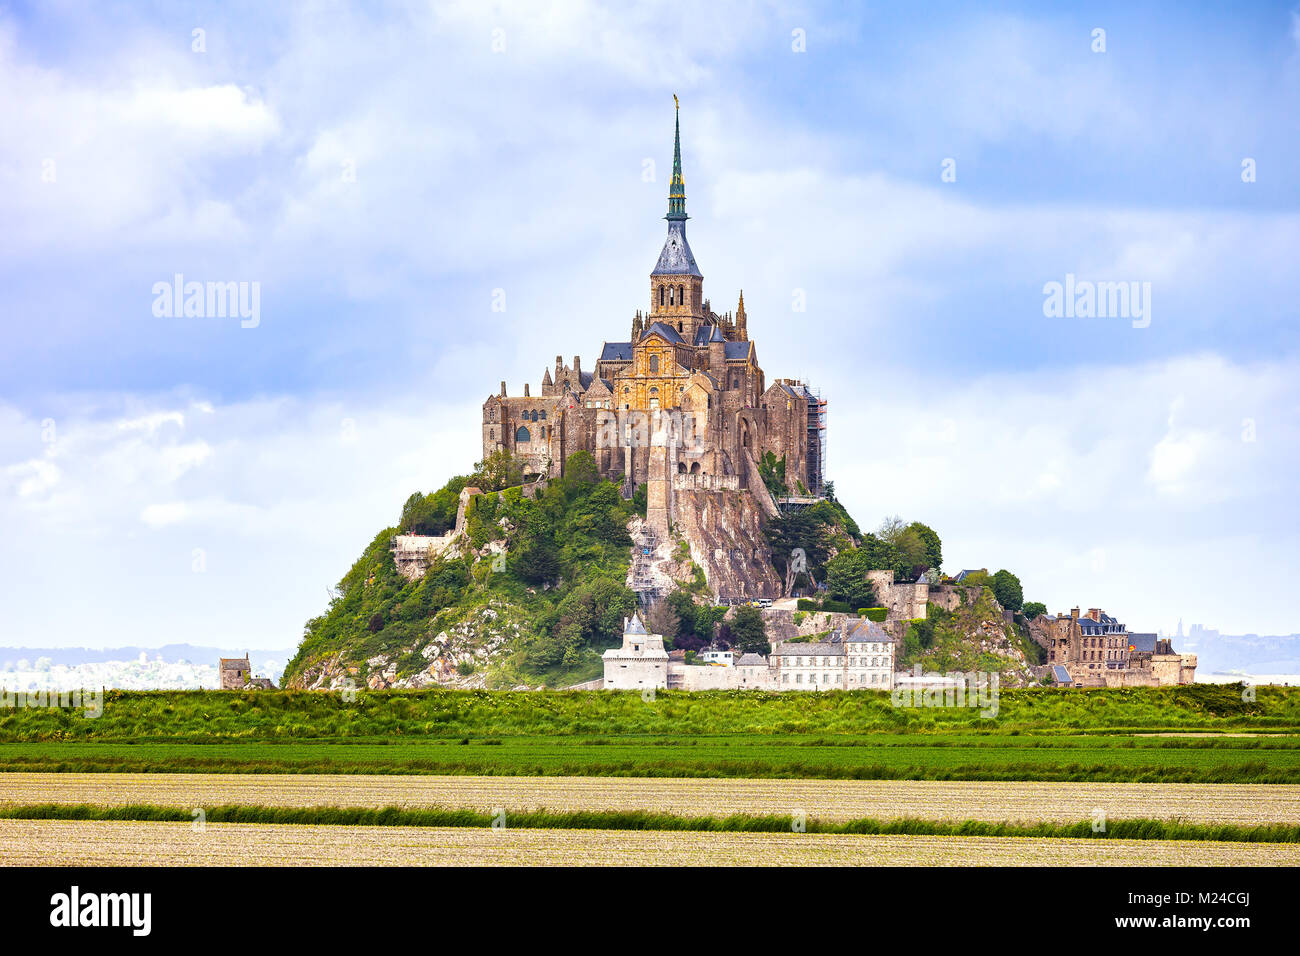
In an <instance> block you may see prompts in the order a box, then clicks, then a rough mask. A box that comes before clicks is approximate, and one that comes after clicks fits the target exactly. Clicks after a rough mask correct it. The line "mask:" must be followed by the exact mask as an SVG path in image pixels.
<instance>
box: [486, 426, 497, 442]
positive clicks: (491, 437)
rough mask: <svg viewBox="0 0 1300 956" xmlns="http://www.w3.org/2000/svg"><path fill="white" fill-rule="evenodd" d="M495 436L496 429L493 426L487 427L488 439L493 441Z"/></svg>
mask: <svg viewBox="0 0 1300 956" xmlns="http://www.w3.org/2000/svg"><path fill="white" fill-rule="evenodd" d="M496 437H497V430H496V429H495V428H489V429H488V441H495V440H496Z"/></svg>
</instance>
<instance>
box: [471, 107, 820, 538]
mask: <svg viewBox="0 0 1300 956" xmlns="http://www.w3.org/2000/svg"><path fill="white" fill-rule="evenodd" d="M675 125H676V129H675V135H674V143H673V173H672V182H671V183H670V185H669V188H668V214H667V216H665V217H664V218H665V219H666V220H667V221H668V235H667V237H666V238H665V240H664V245H663V250H662V251H661V252H660V254H659V260H658V261H657V262H656V263H655V266H654V269H653V270H652V271H651V273H650V302H649V309H648V310H645V311H642V310H640V309H638V310H637V311H636V313H635V315H634V317H633V318H632V321H631V329H630V332H629V335H628V337H627V338H626V339H625V340H621V341H615V342H605V343H604V345H603V347H602V348H601V351H600V356H599V358H598V359H597V360H596V362H595V365H594V367H592V368H590V369H584V368H583V366H582V361H581V358H580V357H579V356H574V359H573V364H572V365H568V364H565V363H564V362H563V359H562V358H561V357H560V356H556V359H555V366H554V368H553V369H550V368H548V369H546V371H545V372H544V373H543V375H542V381H541V387H540V388H539V389H538V391H537V393H536V394H535V395H534V394H531V392H530V388H529V386H528V385H525V386H524V392H523V395H508V394H507V393H506V384H505V382H502V383H501V389H500V394H497V395H493V396H491V397H490V398H489V399H488V400H487V401H486V402H484V403H483V456H484V457H485V458H486V457H488V456H489V455H491V454H493V453H494V452H499V451H507V452H510V453H511V454H512V455H514V456H517V457H518V458H519V459H521V460H522V461H523V462H524V463H525V472H526V477H548V476H555V475H560V474H562V473H563V468H564V463H565V461H566V459H567V458H568V457H569V456H570V455H572V454H573V453H574V452H576V451H588V452H591V454H592V455H593V456H594V457H595V459H596V463H597V466H598V468H599V470H600V472H601V474H602V475H603V476H604V477H606V478H611V479H619V478H621V480H622V482H623V489H624V493H625V494H627V495H630V494H631V493H632V492H633V491H635V489H636V488H637V487H638V486H640V485H641V484H643V483H648V482H651V481H652V479H655V478H659V479H660V480H664V479H669V480H668V481H667V482H666V484H667V485H668V486H669V487H668V488H667V490H666V493H664V494H658V495H657V494H656V490H657V489H656V488H655V487H654V485H653V484H652V485H651V487H650V488H649V489H648V490H649V493H650V507H651V510H652V512H654V511H655V509H656V506H657V507H658V508H659V509H660V510H664V509H668V510H669V511H670V510H671V505H670V502H668V501H665V500H663V499H664V498H670V497H671V494H672V487H674V486H675V487H677V488H679V489H680V488H685V487H688V486H689V487H693V488H710V489H750V490H754V489H755V486H756V485H761V484H762V482H761V480H760V478H759V475H758V471H757V462H758V461H759V460H761V459H762V457H763V455H764V453H766V452H772V453H773V454H774V455H775V456H776V458H777V459H778V460H779V459H782V458H784V459H785V476H786V482H787V485H788V487H789V490H790V493H791V494H794V495H809V496H815V495H819V494H820V493H821V491H822V486H823V461H822V459H823V457H824V436H825V411H826V406H825V402H823V401H822V400H821V399H820V398H819V397H818V396H817V395H816V394H815V393H814V392H813V391H812V390H811V389H810V388H809V387H808V386H807V385H806V384H804V383H802V382H798V381H794V380H791V379H778V380H776V381H774V382H772V383H771V384H768V382H767V379H766V376H765V374H764V372H763V368H762V366H761V365H759V359H758V350H757V347H756V346H755V343H754V341H753V340H752V339H751V338H750V335H749V320H748V316H747V315H746V313H745V298H744V293H743V292H741V293H740V294H739V295H738V299H737V305H736V310H735V312H734V313H732V312H730V311H728V312H727V313H725V314H723V315H719V314H718V313H716V312H714V311H713V310H712V309H711V308H710V304H709V300H708V299H706V298H705V297H704V275H703V273H701V271H700V267H699V264H698V263H697V262H696V260H695V255H694V253H693V252H692V251H691V247H690V243H689V242H687V239H686V220H687V218H688V217H687V215H686V184H685V181H684V179H683V178H682V156H681V120H680V111H679V113H678V117H677V121H676V124H675ZM671 479H677V480H671ZM683 479H684V480H683ZM762 494H763V497H764V498H766V497H767V495H766V493H765V492H763V493H762ZM767 504H768V506H769V507H768V508H767V509H765V510H771V509H770V502H768V503H767ZM652 517H653V515H652ZM669 517H671V514H669Z"/></svg>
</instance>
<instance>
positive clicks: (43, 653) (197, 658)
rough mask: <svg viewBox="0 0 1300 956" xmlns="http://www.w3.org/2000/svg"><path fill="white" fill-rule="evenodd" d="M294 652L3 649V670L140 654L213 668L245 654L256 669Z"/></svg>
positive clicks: (180, 647)
mask: <svg viewBox="0 0 1300 956" xmlns="http://www.w3.org/2000/svg"><path fill="white" fill-rule="evenodd" d="M294 651H295V648H292V647H283V648H273V649H270V650H259V649H257V648H243V647H240V648H234V647H203V646H199V645H196V644H164V645H162V646H161V647H0V670H6V671H8V670H13V669H14V667H15V665H16V664H17V663H18V661H20V660H25V661H28V662H35V661H37V660H39V659H40V658H42V657H44V658H48V659H49V661H50V664H52V665H54V666H63V667H76V666H78V665H80V664H105V663H111V662H113V661H134V660H139V658H140V655H141V654H145V655H147V656H148V658H149V660H154V659H155V658H158V657H161V658H162V659H163V660H164V661H166V662H167V663H169V664H170V663H175V662H177V661H188V662H190V663H191V664H211V665H213V666H214V667H215V666H216V663H217V659H218V658H222V657H243V656H244V654H245V653H247V654H248V655H249V657H250V658H251V659H252V663H253V667H254V669H256V668H257V666H258V662H259V661H260V660H266V661H277V662H279V663H280V664H281V665H283V664H284V662H285V661H287V660H288V659H289V658H291V657H293V655H294Z"/></svg>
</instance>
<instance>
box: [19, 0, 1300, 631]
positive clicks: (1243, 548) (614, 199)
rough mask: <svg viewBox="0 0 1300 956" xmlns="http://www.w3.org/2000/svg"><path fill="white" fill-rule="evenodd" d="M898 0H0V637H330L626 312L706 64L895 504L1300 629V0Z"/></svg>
mask: <svg viewBox="0 0 1300 956" xmlns="http://www.w3.org/2000/svg"><path fill="white" fill-rule="evenodd" d="M897 6H898V5H894V4H889V5H883V4H882V5H873V6H863V7H844V6H841V5H833V4H828V5H822V4H786V3H772V4H732V3H725V2H719V3H709V4H698V3H668V4H653V3H638V4H635V5H630V4H602V3H596V2H572V3H556V4H542V3H518V4H511V3H484V2H465V3H456V2H447V3H442V2H439V3H393V4H379V3H366V4H355V5H352V4H346V3H302V4H264V3H258V2H239V0H235V2H225V3H213V4H207V3H150V2H143V3H107V4H94V5H91V4H81V3H67V2H61V0H46V2H40V3H13V2H9V3H0V129H3V130H4V131H5V132H4V135H3V136H0V224H3V228H0V329H2V332H3V335H2V336H0V645H8V646H12V645H28V646H76V645H86V646H93V647H111V646H115V645H123V644H132V645H143V646H155V645H161V644H166V643H177V642H188V643H194V644H209V645H218V646H233V647H240V646H247V647H250V648H284V647H290V646H293V645H294V644H296V642H297V641H298V640H299V638H300V637H301V634H302V628H303V625H304V623H305V622H306V621H307V620H308V619H309V618H311V617H313V616H315V615H318V614H320V613H322V612H323V611H324V610H325V607H326V604H327V601H328V588H329V587H330V586H331V585H333V584H335V583H336V582H337V581H338V580H339V578H340V577H342V575H343V574H344V572H345V571H346V570H347V569H348V567H349V566H350V565H351V563H352V562H353V561H354V560H356V558H357V557H358V556H359V555H360V553H361V552H362V550H363V549H364V548H365V546H366V545H367V544H368V543H369V542H370V541H371V540H372V539H373V538H374V536H375V535H376V534H377V533H379V532H380V531H381V530H382V529H384V528H385V527H388V526H390V525H392V524H394V523H395V522H396V520H397V517H398V514H399V512H400V509H401V505H402V502H403V501H404V500H405V499H406V498H407V496H408V495H410V494H411V493H412V492H413V491H417V490H420V491H431V490H434V489H436V488H438V487H440V486H441V485H442V484H443V483H444V482H445V481H446V480H447V479H448V478H449V477H451V476H452V475H455V474H463V473H466V472H468V471H469V470H470V469H471V467H472V465H473V463H474V462H475V460H476V459H477V458H478V457H480V455H479V452H480V447H479V424H478V423H479V420H480V419H479V415H480V411H479V409H480V406H481V403H482V402H483V400H484V399H485V398H487V397H488V396H489V395H490V394H494V393H495V392H496V390H497V388H498V383H499V382H500V381H501V380H502V379H505V380H506V381H507V382H508V384H509V389H510V392H511V394H520V393H521V392H522V386H523V384H524V383H525V382H531V383H532V386H533V388H534V389H536V388H537V387H538V385H539V383H540V380H541V375H542V371H543V369H544V368H546V367H547V366H548V365H550V364H552V363H553V361H554V358H555V356H556V355H557V354H561V355H563V356H564V357H565V361H566V362H567V361H570V360H571V358H572V356H574V355H581V356H582V359H583V361H584V363H585V367H587V368H590V367H592V366H594V364H595V359H596V356H597V355H598V354H599V350H600V347H601V344H602V343H603V342H605V341H617V340H625V339H626V338H627V336H628V332H629V330H630V326H631V321H632V317H633V315H634V313H635V311H636V310H637V309H638V308H640V309H645V308H647V307H648V304H649V302H648V295H649V282H648V275H649V272H650V269H651V268H652V267H653V265H654V262H655V259H656V257H657V255H658V252H659V248H660V246H661V244H662V242H663V237H664V232H665V224H664V222H663V218H662V217H663V216H664V213H665V211H666V196H667V190H668V178H669V173H670V171H671V163H672V131H673V100H672V97H673V94H677V96H678V97H679V98H680V101H681V127H682V155H683V166H684V173H685V181H686V192H687V210H688V212H689V213H690V215H691V221H690V223H689V226H688V234H689V236H690V241H691V245H692V248H693V250H694V252H695V255H696V259H697V261H698V263H699V265H700V268H701V271H702V272H703V273H704V276H705V295H706V297H708V298H710V299H711V301H712V305H713V308H714V310H715V311H719V312H722V311H725V310H727V309H734V308H735V303H736V299H737V297H738V294H739V291H740V290H741V289H744V292H745V305H746V311H747V314H748V316H749V329H750V333H751V336H752V337H753V339H754V340H755V343H756V348H757V354H758V358H759V361H760V364H762V366H763V367H764V369H765V371H766V373H767V376H768V379H769V380H772V379H774V378H777V377H782V376H789V377H798V378H802V379H804V380H805V381H809V382H810V383H812V384H813V385H814V386H815V387H817V388H819V389H820V390H821V392H822V394H823V396H824V397H826V398H827V399H828V400H829V402H830V405H829V427H830V434H829V448H828V459H827V471H828V477H829V478H830V479H832V480H833V481H834V482H835V488H836V492H837V496H838V497H839V498H840V500H841V501H842V502H844V503H845V505H846V506H847V507H848V508H849V510H850V512H851V513H852V514H853V515H854V516H855V517H856V518H857V520H858V522H859V523H860V524H861V525H862V526H864V527H865V528H872V527H875V526H876V525H878V524H879V523H880V521H881V520H882V519H884V518H885V517H887V516H890V515H895V514H897V515H900V516H902V517H904V518H905V519H907V520H921V521H924V522H925V523H927V524H929V525H930V526H931V527H933V528H935V529H936V530H937V531H938V532H939V534H940V535H941V537H942V539H943V546H944V566H945V570H947V571H949V572H954V571H956V570H959V569H961V568H981V567H985V568H988V569H989V570H991V571H992V570H996V569H998V568H1008V569H1010V570H1012V571H1014V572H1015V573H1016V574H1018V575H1019V577H1020V578H1021V580H1022V582H1023V584H1024V591H1025V596H1026V598H1027V599H1028V600H1038V601H1043V602H1044V603H1045V604H1046V605H1047V606H1048V608H1049V609H1050V610H1052V611H1067V610H1068V609H1069V608H1071V607H1076V606H1081V607H1084V608H1087V607H1101V608H1104V609H1106V610H1107V611H1108V612H1110V613H1112V614H1115V615H1116V616H1117V617H1118V618H1119V619H1120V620H1121V621H1124V622H1125V623H1127V624H1128V625H1129V627H1130V628H1132V629H1134V630H1142V631H1151V630H1161V631H1165V632H1173V631H1174V629H1175V627H1176V626H1177V623H1178V621H1179V620H1180V619H1181V620H1183V621H1184V622H1186V624H1190V623H1202V624H1204V625H1206V626H1209V627H1216V628H1218V629H1220V630H1222V631H1223V632H1225V633H1246V632H1257V633H1261V634H1264V633H1290V632H1295V631H1300V620H1298V619H1297V614H1296V611H1295V602H1294V598H1293V593H1294V590H1295V588H1294V587H1293V586H1291V585H1290V584H1288V583H1287V582H1288V581H1294V580H1296V578H1297V577H1300V548H1298V547H1297V545H1298V544H1300V540H1298V539H1300V506H1297V503H1296V486H1297V481H1296V474H1297V466H1298V465H1300V341H1298V337H1297V309H1298V306H1297V303H1298V302H1300V268H1297V260H1298V259H1300V255H1298V254H1300V215H1298V212H1300V177H1297V176H1296V170H1297V169H1300V132H1298V131H1297V119H1298V118H1300V7H1298V6H1296V5H1294V4H1292V5H1288V4H1273V3H1256V4H1252V5H1250V6H1249V7H1248V8H1237V7H1234V8H1232V9H1227V8H1219V6H1218V5H1210V4H1189V3H1168V4H1153V5H1145V6H1142V7H1141V8H1140V9H1134V8H1133V5H1131V4H1128V3H1117V4H1094V5H1090V6H1089V8H1088V9H1086V10H1083V9H1077V8H1076V5H1070V6H1068V7H1067V6H1066V5H1060V6H1043V5H1039V4H1032V5H1031V4H1024V5H1022V4H996V3H995V4H991V5H983V6H982V8H981V9H980V10H973V9H968V6H967V5H966V4H957V3H954V4H944V3H939V4H908V5H902V6H903V7H904V9H901V10H899V9H895V8H896V7H897ZM1098 31H1103V32H1101V33H1098ZM177 275H181V276H183V277H184V280H185V281H200V282H222V283H225V282H234V283H243V284H245V285H244V286H243V288H244V289H246V290H251V289H252V288H253V284H254V283H256V288H257V290H258V309H257V313H256V317H255V318H251V317H250V318H241V317H240V316H237V315H227V316H219V315H205V316H193V315H191V316H185V315H184V314H183V310H181V311H176V310H172V311H169V310H168V309H166V308H165V307H163V306H160V305H159V304H158V292H157V291H156V289H157V287H158V286H159V285H168V284H170V283H172V282H173V280H174V277H175V276H177ZM1067 277H1069V278H1067ZM1106 281H1117V282H1125V283H1136V284H1137V285H1136V286H1135V287H1134V288H1136V289H1139V290H1143V301H1144V302H1145V303H1146V305H1147V306H1149V307H1148V308H1147V309H1146V310H1145V313H1144V315H1143V316H1141V317H1139V316H1130V315H1127V314H1108V315H1092V316H1089V315H1080V314H1066V315H1061V314H1049V313H1051V310H1050V309H1049V308H1047V306H1046V304H1045V303H1046V300H1047V298H1048V294H1047V292H1046V291H1045V290H1046V289H1048V288H1050V284H1051V283H1061V284H1062V285H1064V284H1066V283H1067V282H1070V283H1075V282H1106ZM494 306H495V308H494ZM502 306H504V309H503V310H502ZM1074 312H1075V310H1071V313H1074ZM160 313H161V314H160Z"/></svg>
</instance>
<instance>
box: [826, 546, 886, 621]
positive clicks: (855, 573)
mask: <svg viewBox="0 0 1300 956" xmlns="http://www.w3.org/2000/svg"><path fill="white" fill-rule="evenodd" d="M868 570H871V569H870V568H869V567H868V563H867V555H866V552H864V551H863V550H862V549H861V548H849V549H848V550H846V551H841V552H840V553H839V554H837V555H835V557H833V558H831V559H830V560H829V561H827V562H826V591H827V593H828V594H829V595H830V597H831V599H832V600H834V601H846V602H848V605H849V606H850V607H852V608H860V607H873V606H874V605H875V601H876V595H875V591H874V590H873V589H872V587H871V583H870V582H869V581H868V580H867V571H868Z"/></svg>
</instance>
